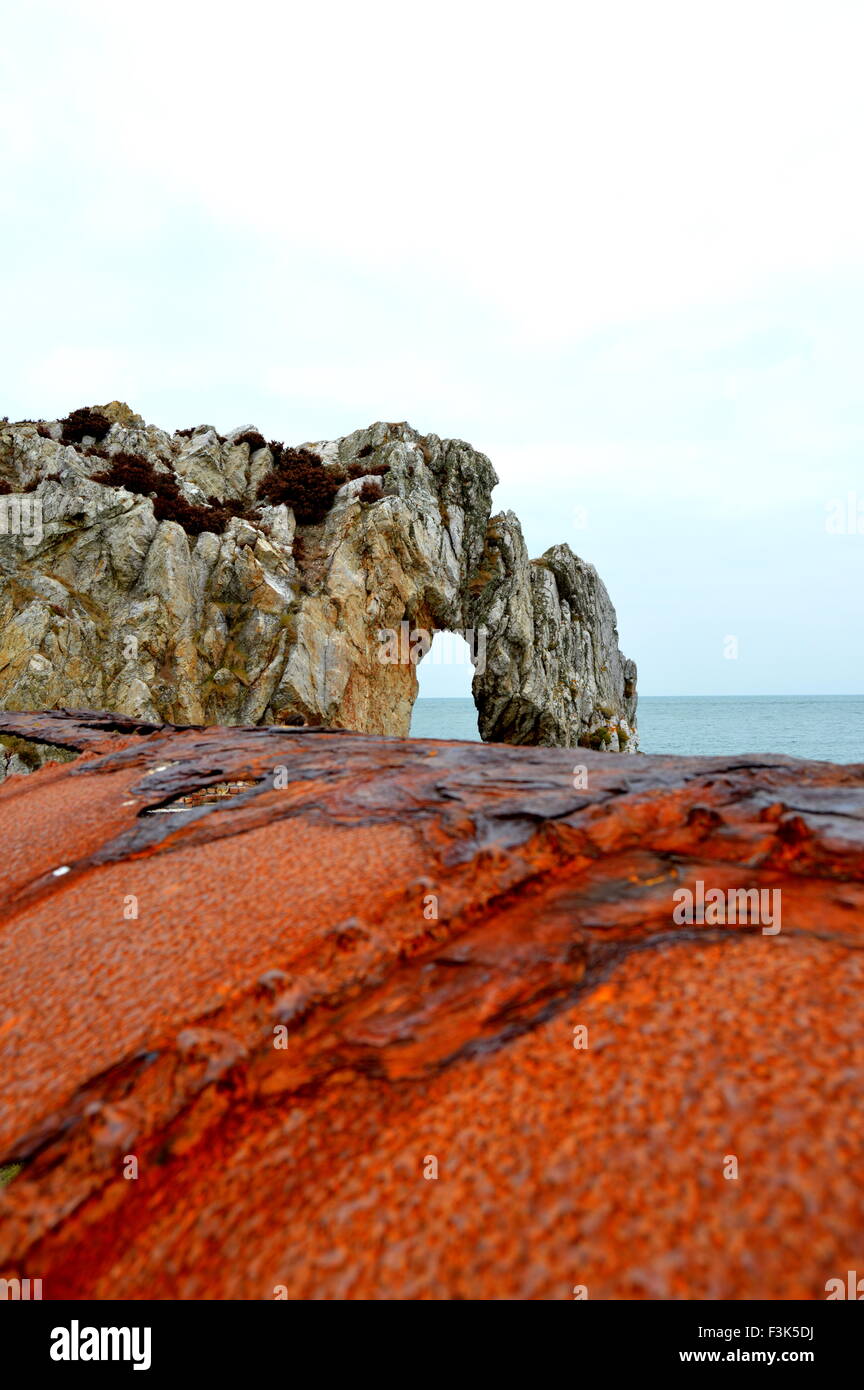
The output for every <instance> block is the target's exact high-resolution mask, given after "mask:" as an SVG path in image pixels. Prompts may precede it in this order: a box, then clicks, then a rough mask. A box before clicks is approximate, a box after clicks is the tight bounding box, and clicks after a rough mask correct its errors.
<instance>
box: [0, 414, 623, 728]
mask: <svg viewBox="0 0 864 1390" xmlns="http://www.w3.org/2000/svg"><path fill="white" fill-rule="evenodd" d="M97 415H102V416H103V417H104V423H105V426H106V428H107V426H108V425H109V424H110V428H108V429H107V432H106V433H104V435H103V434H102V433H101V431H99V430H97V434H98V435H99V437H98V439H97V438H96V437H95V436H93V435H87V434H83V435H81V432H82V429H86V428H88V425H87V420H86V417H85V418H84V421H83V423H82V421H81V420H77V421H75V420H73V422H72V425H71V426H70V424H69V422H65V423H64V422H51V423H49V424H47V425H46V424H45V423H40V424H33V423H24V424H17V425H9V424H0V490H2V489H3V488H4V487H5V489H6V490H7V494H9V493H11V496H10V495H4V496H0V511H2V513H3V516H4V517H6V518H7V523H6V525H5V527H4V526H3V525H2V524H0V631H2V637H0V704H2V706H3V707H4V708H6V709H46V708H62V707H87V708H100V709H114V710H118V711H122V712H123V713H125V714H128V715H131V716H133V717H135V718H139V719H150V720H157V721H158V720H169V721H171V722H174V723H178V724H233V723H253V724H257V723H283V724H289V723H290V724H306V725H325V726H328V727H338V728H351V729H355V730H360V731H365V732H370V733H392V734H407V732H408V729H409V725H410V718H411V708H412V705H413V702H414V699H415V696H416V693H417V676H416V670H415V665H414V663H413V662H412V661H411V660H410V659H409V654H410V649H409V644H408V642H407V640H406V641H403V643H402V648H401V653H400V654H401V656H402V657H403V659H402V660H399V661H395V662H391V661H382V659H381V658H382V655H385V654H386V652H387V647H386V643H385V642H383V641H382V639H381V636H380V635H379V634H381V633H382V632H385V633H386V632H388V631H390V632H400V633H401V631H402V630H403V629H402V626H401V625H402V624H403V623H404V624H406V625H407V628H406V631H407V632H409V633H410V632H413V631H415V630H417V629H423V630H426V631H428V632H430V633H431V632H434V631H437V630H449V631H457V632H460V633H463V634H465V633H473V634H474V637H473V639H469V640H473V644H474V645H475V647H476V649H477V651H478V655H480V657H481V660H480V661H479V662H478V664H477V669H476V673H475V677H474V696H475V701H476V704H477V708H478V712H479V724H480V733H481V736H482V737H483V738H484V739H486V740H490V741H494V740H499V741H505V742H512V743H539V744H553V745H564V746H572V745H575V744H577V743H578V742H579V741H580V740H581V741H582V742H583V743H584V744H586V745H587V746H591V747H596V748H605V749H608V750H610V751H618V750H621V749H623V750H626V751H628V752H632V751H634V749H635V747H636V722H635V721H636V670H635V666H634V665H633V663H632V662H630V661H627V660H625V659H624V658H623V657H622V656H621V653H620V652H619V650H618V635H617V631H616V627H615V612H614V609H613V607H612V604H611V602H610V600H609V596H608V594H607V592H606V589H605V588H604V586H603V584H602V582H601V581H600V579H599V577H598V575H597V573H596V571H595V570H594V569H593V567H592V566H591V565H589V564H586V563H585V562H584V561H583V560H581V559H579V558H578V556H576V555H574V554H573V553H572V551H571V550H570V549H569V547H568V546H566V545H560V546H555V547H553V548H552V549H551V550H550V551H548V552H547V553H546V554H545V555H544V556H543V557H542V558H541V559H540V560H537V561H531V560H529V558H528V555H527V552H526V549H525V544H524V541H523V538H522V533H521V529H520V526H519V522H518V521H517V519H516V517H515V516H514V515H513V514H512V513H510V512H507V513H503V514H500V515H497V516H494V517H490V512H491V494H492V489H493V487H494V485H495V483H496V482H497V478H496V476H495V473H494V470H493V468H492V465H491V464H490V462H489V460H488V459H487V458H485V456H484V455H483V454H480V453H477V452H476V451H475V450H474V449H472V448H470V447H469V445H467V444H464V443H462V442H461V441H459V440H441V439H439V438H438V437H437V436H435V435H427V436H421V435H419V434H417V432H416V431H415V430H413V429H411V428H410V427H409V426H408V425H405V424H396V425H387V424H376V425H373V426H372V427H371V428H369V429H366V430H358V431H356V432H355V433H354V434H351V435H349V436H347V437H346V438H344V439H338V440H335V441H333V442H330V443H322V444H314V445H310V446H308V448H309V450H311V451H314V453H315V455H316V456H318V457H319V458H320V459H321V460H322V461H323V463H324V465H325V467H326V469H327V470H328V473H329V474H330V475H332V477H333V479H334V484H333V490H334V492H335V497H334V498H333V501H332V506H330V507H329V510H327V511H326V515H322V516H321V517H317V516H316V517H313V518H312V519H309V518H308V517H305V519H304V514H303V513H302V512H300V513H297V514H295V510H294V509H292V507H290V506H288V505H287V504H286V503H285V502H284V501H283V502H279V503H277V504H274V503H271V502H268V501H266V499H265V498H263V496H262V488H264V486H265V480H266V479H267V478H268V476H269V475H270V474H271V472H272V470H273V468H274V465H276V464H278V463H279V459H280V453H279V449H278V448H274V447H273V446H272V445H265V443H264V440H263V439H262V438H261V436H259V435H256V433H255V431H254V430H253V429H252V428H251V427H249V426H246V427H244V428H243V429H241V430H237V431H235V432H234V433H233V434H231V435H228V436H227V437H225V438H223V437H222V436H220V435H218V434H217V433H216V431H215V430H213V429H212V428H210V427H208V426H200V427H199V428H198V429H196V430H194V431H192V430H190V431H187V432H185V433H178V434H175V435H168V434H166V433H165V432H164V431H162V430H160V429H156V428H155V427H153V426H150V425H145V424H144V423H143V421H141V419H140V417H138V416H135V415H134V414H133V413H132V412H131V411H130V410H129V407H128V406H125V405H120V404H118V403H117V402H113V403H112V404H111V405H110V406H105V407H99V408H98V410H97ZM94 418H95V417H94ZM70 419H72V417H70ZM94 428H95V426H94ZM64 435H65V436H66V437H69V436H70V435H71V436H73V439H72V442H69V443H64V442H63V436H64ZM78 435H81V438H77V436H78ZM118 460H119V461H120V463H122V464H123V466H124V467H125V468H126V471H127V473H128V472H129V461H130V460H131V461H132V466H133V469H134V467H135V466H140V464H142V463H143V465H145V467H149V468H150V469H151V470H153V471H154V473H155V477H156V482H157V483H159V484H160V485H165V484H169V485H171V486H173V487H174V488H175V490H176V491H177V495H178V497H179V500H180V502H181V503H182V504H183V505H184V506H191V507H192V508H193V509H197V510H198V512H199V513H200V512H201V509H202V508H203V509H204V513H205V514H206V516H207V518H211V519H210V520H207V524H206V528H205V529H199V528H200V524H201V523H200V517H199V519H198V522H196V523H195V525H194V526H191V525H190V523H189V521H188V519H187V520H185V521H184V520H182V518H181V520H172V519H171V512H172V508H171V507H170V506H169V507H167V508H166V507H164V506H160V504H159V502H158V500H157V501H156V504H155V507H154V500H153V498H152V497H151V496H149V495H145V494H144V493H143V492H140V491H139V492H135V491H134V490H130V488H131V484H130V485H129V486H114V485H109V484H107V483H106V482H104V481H102V482H100V481H97V479H98V477H99V475H102V476H103V478H104V477H105V476H106V475H109V474H110V470H111V468H112V465H114V466H116V465H117V464H118ZM136 461H137V464H136ZM139 471H140V468H139ZM130 476H131V474H130ZM343 476H344V477H345V478H346V481H345V482H344V483H342V485H341V486H339V483H338V480H339V477H343ZM265 490H266V489H265ZM34 502H37V503H38V505H39V506H40V507H41V520H40V523H39V528H38V529H39V535H38V536H37V535H36V534H35V531H36V529H37V528H36V527H35V525H34V524H33V519H32V517H31V516H30V513H29V509H30V508H31V506H32V504H33V503H34ZM226 508H227V512H228V513H230V512H233V513H235V514H234V515H228V514H227V513H226ZM22 509H23V510H22ZM173 511H174V512H176V513H177V514H178V515H179V512H178V509H177V507H176V506H175V507H174V508H173ZM4 530H5V532H6V534H3V531H4ZM481 631H482V638H481V637H480V633H481ZM481 645H482V650H481ZM415 650H416V648H415Z"/></svg>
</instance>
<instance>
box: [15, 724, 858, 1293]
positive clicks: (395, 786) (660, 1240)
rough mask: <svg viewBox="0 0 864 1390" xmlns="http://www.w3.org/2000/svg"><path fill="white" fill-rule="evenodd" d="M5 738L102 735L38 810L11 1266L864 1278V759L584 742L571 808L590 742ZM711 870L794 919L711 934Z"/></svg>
mask: <svg viewBox="0 0 864 1390" xmlns="http://www.w3.org/2000/svg"><path fill="white" fill-rule="evenodd" d="M0 730H2V731H3V732H4V733H6V734H7V735H10V736H12V737H15V738H17V739H19V740H20V741H21V743H22V744H26V743H28V741H30V740H34V739H35V740H37V742H38V743H40V744H45V743H50V744H52V745H54V746H55V747H58V746H59V747H61V748H66V749H67V750H69V751H72V752H74V751H75V750H81V751H80V756H79V757H78V759H77V760H76V761H73V762H69V763H64V764H57V765H54V766H46V767H43V768H41V769H40V770H37V771H35V772H34V773H33V774H32V775H31V776H27V777H13V778H9V779H8V780H7V781H6V783H5V784H4V785H3V786H2V788H0V836H2V840H3V846H4V853H3V856H2V859H0V884H2V899H0V1036H2V1045H3V1050H4V1056H5V1057H7V1058H10V1059H11V1064H9V1065H6V1066H4V1067H3V1068H2V1069H0V1165H2V1164H3V1163H11V1162H14V1161H17V1162H20V1163H22V1164H23V1167H22V1169H21V1171H20V1172H19V1173H18V1175H17V1177H15V1178H14V1180H13V1181H12V1182H11V1183H10V1184H9V1186H8V1187H6V1188H5V1190H4V1191H3V1192H0V1277H15V1276H17V1277H22V1278H24V1277H39V1278H41V1279H42V1280H43V1283H44V1293H43V1296H44V1298H45V1299H56V1298H89V1297H96V1298H101V1299H112V1298H114V1299H116V1298H121V1299H137V1298H169V1299H171V1298H176V1299H194V1298H206V1299H214V1298H216V1299H218V1298H244V1299H272V1298H274V1297H280V1296H285V1295H287V1296H290V1297H292V1298H295V1297H300V1298H313V1299H332V1298H346V1297H348V1298H375V1299H380V1298H462V1299H471V1298H493V1299H497V1298H534V1299H548V1298H551V1299H565V1300H568V1299H572V1298H573V1296H574V1292H573V1291H574V1289H579V1290H584V1292H585V1293H587V1296H588V1297H589V1298H591V1299H596V1298H608V1299H626V1298H652V1299H665V1298H676V1299H679V1298H680V1299H737V1298H755V1299H794V1298H804V1299H814V1298H815V1299H821V1298H824V1297H825V1289H826V1283H827V1281H828V1280H830V1279H838V1278H839V1279H841V1280H842V1281H843V1283H844V1285H845V1280H846V1272H847V1270H854V1269H855V1268H856V1260H857V1259H858V1254H857V1252H859V1251H860V1249H861V1241H862V1237H864V1223H862V1208H861V1184H860V1174H861V1172H862V1168H864V1109H862V1107H861V1104H860V1097H861V1092H862V1085H864V1044H862V1037H861V1029H860V1023H859V1019H860V1001H861V987H862V951H861V947H862V941H864V934H862V933H864V927H862V923H864V782H862V771H864V769H862V768H861V767H833V766H831V765H830V764H826V763H807V762H798V761H793V760H791V759H787V758H780V757H770V756H766V757H758V756H749V757H742V756H739V757H723V758H702V759H696V758H691V759H678V758H663V757H654V758H650V759H649V758H609V757H606V756H604V755H603V754H601V753H594V752H591V751H586V752H585V753H582V754H580V755H579V757H580V761H581V763H582V765H583V766H584V769H585V774H586V775H585V776H584V777H580V779H579V786H578V789H574V785H573V780H574V779H573V762H574V756H573V754H572V753H568V752H566V751H564V750H561V749H554V748H542V749H538V748H532V749H528V748H507V747H504V746H501V745H495V746H484V745H482V744H479V743H475V744H465V743H460V744H454V743H446V742H427V741H424V740H419V739H411V740H399V739H378V738H370V737H366V736H360V735H355V734H350V733H336V732H325V731H311V730H299V729H298V730H289V729H282V728H259V727H254V728H230V729H221V730H218V729H217V730H207V731H199V730H189V729H186V730H179V731H178V730H173V729H168V728H150V727H148V726H146V725H144V724H141V723H138V722H135V721H130V720H118V719H116V718H112V717H110V716H106V715H79V716H63V715H57V714H47V715H42V716H36V715H32V716H30V715H14V716H13V715H0ZM214 782H215V783H218V784H219V789H222V788H225V787H226V786H227V788H228V790H231V789H233V790H234V791H235V792H236V795H235V796H233V797H232V798H230V799H224V800H221V801H207V800H205V799H204V798H205V797H208V796H215V795H218V789H217V790H213V784H214ZM700 883H701V884H703V885H704V886H705V888H706V889H707V890H708V891H710V892H712V893H717V892H718V891H724V890H726V891H729V892H731V891H734V890H745V891H748V892H751V893H755V894H756V895H757V898H760V899H762V901H763V902H764V896H763V895H767V897H768V898H769V899H770V905H771V912H770V925H768V923H767V922H763V923H762V925H754V924H753V922H752V921H751V922H749V923H746V924H745V923H743V922H741V921H739V922H738V923H737V924H734V923H732V922H731V921H728V922H726V921H720V922H718V921H716V919H715V921H714V924H713V925H712V924H711V922H710V919H708V921H706V924H704V925H700V924H698V921H697V922H694V923H693V924H690V925H687V924H681V923H680V922H679V921H677V920H676V911H675V903H676V901H677V900H678V898H679V897H680V894H681V893H682V892H688V891H695V890H697V889H698V885H699V884H700ZM781 903H782V913H781V910H780V909H781ZM133 1160H134V1163H133ZM857 1268H858V1269H859V1271H860V1264H859V1265H858V1266H857ZM582 1296H584V1294H583V1295H582Z"/></svg>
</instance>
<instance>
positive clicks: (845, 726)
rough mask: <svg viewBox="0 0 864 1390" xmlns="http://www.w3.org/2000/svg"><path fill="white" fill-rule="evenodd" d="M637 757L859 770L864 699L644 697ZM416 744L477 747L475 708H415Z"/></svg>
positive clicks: (426, 704) (439, 704) (448, 703)
mask: <svg viewBox="0 0 864 1390" xmlns="http://www.w3.org/2000/svg"><path fill="white" fill-rule="evenodd" d="M637 719H638V724H639V746H640V749H641V751H642V752H643V753H679V754H683V755H688V756H691V755H706V756H709V755H711V754H725V753H787V754H788V755H789V756H790V757H793V758H822V759H825V760H826V761H828V762H835V763H864V695H747V696H737V695H698V696H696V695H693V696H691V695H645V696H642V698H641V699H640V700H639V709H638V713H637ZM411 733H412V736H413V737H414V738H465V739H478V738H479V734H478V733H477V712H476V710H475V709H474V702H473V700H418V701H417V703H416V704H415V706H414V716H413V718H412V720H411Z"/></svg>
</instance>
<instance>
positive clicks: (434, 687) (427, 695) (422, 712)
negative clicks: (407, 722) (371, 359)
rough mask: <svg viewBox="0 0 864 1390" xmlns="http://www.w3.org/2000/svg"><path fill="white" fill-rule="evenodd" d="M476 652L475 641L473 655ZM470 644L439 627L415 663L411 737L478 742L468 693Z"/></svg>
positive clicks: (458, 633)
mask: <svg viewBox="0 0 864 1390" xmlns="http://www.w3.org/2000/svg"><path fill="white" fill-rule="evenodd" d="M477 654H478V648H477V646H476V643H475V647H474V655H475V656H476V655H477ZM471 657H472V647H471V645H470V644H469V642H468V641H467V640H466V638H465V637H464V636H463V634H462V633H461V632H450V631H446V630H443V629H442V630H440V631H438V632H435V633H434V634H433V636H432V643H431V646H430V648H429V650H428V652H427V653H426V655H425V656H424V657H423V658H422V659H421V660H420V662H419V663H418V665H417V682H418V687H419V688H418V691H417V699H416V700H415V701H414V708H413V709H412V711H411V738H443V739H449V738H454V739H468V740H470V741H472V742H477V743H479V742H480V730H479V726H478V722H477V709H476V706H475V704H474V697H473V695H472V693H471V682H472V680H473V678H474V663H473V662H472V659H471Z"/></svg>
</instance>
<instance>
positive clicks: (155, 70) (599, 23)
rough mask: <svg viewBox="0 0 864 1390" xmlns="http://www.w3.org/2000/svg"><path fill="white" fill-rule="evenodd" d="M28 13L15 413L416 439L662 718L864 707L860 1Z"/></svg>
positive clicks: (8, 59) (14, 293) (14, 307)
mask: <svg viewBox="0 0 864 1390" xmlns="http://www.w3.org/2000/svg"><path fill="white" fill-rule="evenodd" d="M5 10H6V12H5V14H4V17H3V24H2V29H0V286H2V294H0V324H2V332H0V415H3V414H8V415H9V417H10V419H18V418H27V417H34V418H46V419H51V418H56V417H57V416H60V415H64V414H66V413H67V412H68V411H69V410H70V409H74V408H75V407H77V406H79V405H82V404H89V403H101V402H104V401H108V400H112V399H120V400H126V401H128V402H129V403H130V404H131V405H132V406H133V408H134V409H135V410H137V411H139V412H140V413H141V414H143V415H144V416H145V418H147V419H148V420H150V421H152V422H153V423H157V424H160V425H162V426H164V427H166V428H169V429H174V428H178V427H183V426H189V425H193V424H198V423H203V422H207V423H210V424H214V425H216V426H217V428H219V429H220V430H222V431H226V430H228V429H230V428H232V427H234V426H236V425H241V424H247V423H249V424H254V425H256V426H257V427H258V428H260V429H261V431H262V432H263V433H264V434H265V435H266V436H267V437H268V438H270V437H277V438H280V439H285V440H287V441H290V442H292V443H300V442H303V441H308V440H320V439H328V438H335V437H337V436H339V435H341V434H345V433H347V432H349V431H351V430H353V429H357V428H360V427H362V426H365V425H367V424H370V423H371V422H372V421H374V420H378V419H385V420H408V421H410V423H411V424H412V425H414V426H415V427H416V428H418V429H420V430H422V431H424V432H434V433H436V434H438V435H440V436H442V437H452V438H462V439H466V440H468V441H469V442H470V443H472V444H473V445H474V446H475V447H476V448H478V449H481V450H482V451H483V452H484V453H486V454H488V455H489V457H490V458H491V460H492V462H493V464H494V466H495V468H496V471H497V473H498V476H499V478H500V484H499V486H498V488H497V489H496V491H495V494H494V499H493V503H494V506H495V508H496V509H498V510H503V509H505V508H509V509H512V510H514V511H515V512H516V513H517V515H518V516H519V517H520V519H521V520H522V524H523V528H524V531H525V535H526V540H527V543H528V548H529V552H530V553H531V554H532V555H540V554H541V553H542V552H543V550H545V549H546V548H547V547H548V546H550V545H553V544H555V543H557V542H560V541H567V542H569V544H570V545H571V546H572V548H573V549H574V550H575V551H576V552H577V553H578V554H580V555H582V556H583V557H584V558H585V559H587V560H590V561H591V562H592V563H593V564H594V565H596V567H597V569H598V570H599V572H600V574H601V576H602V578H603V580H604V581H605V583H606V585H607V588H608V589H609V592H610V594H611V597H612V600H613V602H614V604H615V607H616V610H617V613H618V625H619V632H620V636H621V645H622V648H623V650H624V651H625V652H626V654H627V655H628V656H631V657H633V659H634V660H635V661H636V662H637V664H638V667H639V689H640V692H641V693H643V694H646V695H682V694H683V695H698V694H721V695H722V694H728V695H741V694H796V693H802V694H804V693H836V694H844V693H859V692H862V691H864V631H862V622H861V604H862V589H864V585H862V577H864V464H862V460H864V390H862V381H864V194H862V180H861V175H860V169H861V141H862V114H864V113H862V106H864V84H862V82H861V78H860V66H861V52H862V41H864V8H862V6H861V5H860V4H859V3H857V0H854V2H851V0H850V3H846V0H820V3H819V5H815V4H813V3H812V2H811V0H806V3H799V0H783V3H775V0H746V3H739V0H724V3H723V4H722V5H721V4H720V3H714V4H708V3H703V0H698V2H694V0H686V3H679V0H652V3H651V4H650V5H649V4H645V3H642V0H639V2H638V3H632V2H628V0H619V3H617V4H616V5H614V6H612V5H597V4H596V3H590V4H588V3H582V2H581V0H570V3H566V4H565V3H549V0H535V3H533V4H532V5H530V6H513V5H508V4H506V3H503V0H497V3H494V4H487V3H478V0H460V2H459V3H451V0H436V4H435V5H434V6H431V5H424V6H419V5H410V4H406V3H405V0H400V3H390V2H389V0H364V3H363V4H358V3H356V0H354V3H350V4H347V3H344V0H331V3H329V4H328V5H326V6H323V5H318V6H310V5H306V4H304V5H302V6H301V5H298V4H295V3H293V0H283V3H279V4H270V3H261V0H246V3H244V4H243V5H242V6H237V5H236V4H231V5H227V4H222V3H219V2H218V0H216V3H213V0H210V3H207V4H198V3H194V4H193V3H188V0H173V3H171V4H166V3H164V2H163V0H148V4H147V5H146V6H145V7H140V6H139V7H132V6H118V5H117V4H116V0H115V3H112V4H106V3H102V0H93V3H87V2H85V0H63V3H57V4H54V3H45V2H44V0H28V3H27V4H26V5H13V4H8V5H7V6H6V7H5ZM859 525H860V530H859V529H858V527H859ZM829 528H830V529H829ZM442 672H443V675H442V674H441V673H442ZM424 675H425V673H424ZM428 675H429V681H432V682H433V683H432V684H430V685H429V686H428V690H427V689H426V681H425V680H424V693H435V694H447V693H451V694H462V693H463V692H465V691H467V688H468V686H467V681H468V679H469V678H470V668H466V667H465V666H464V665H463V666H459V665H455V664H454V665H452V667H450V668H449V669H448V668H447V667H445V666H442V667H440V668H439V671H438V672H437V673H435V675H434V681H433V673H432V671H431V669H430V671H429V673H428Z"/></svg>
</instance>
